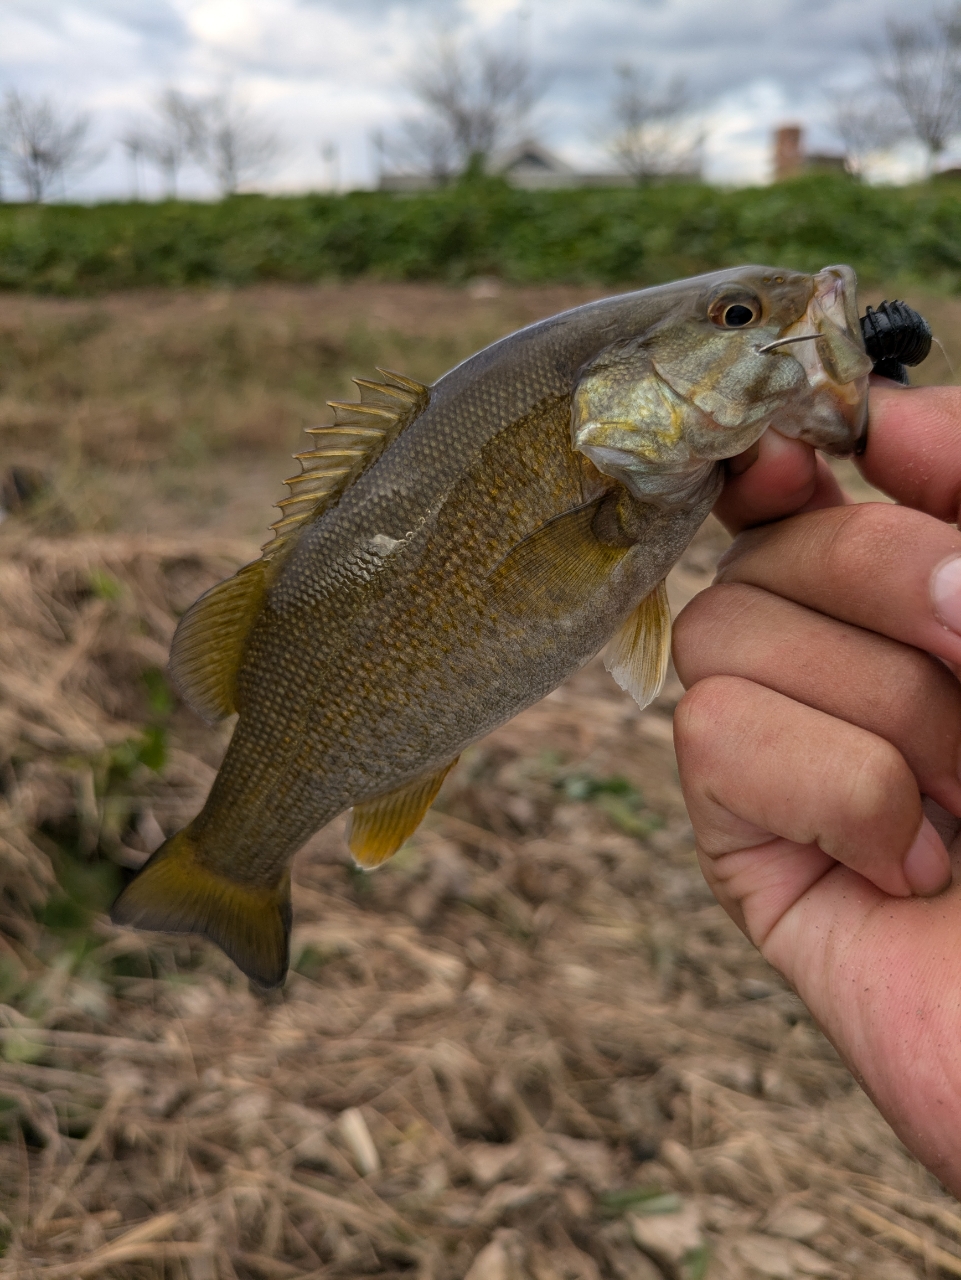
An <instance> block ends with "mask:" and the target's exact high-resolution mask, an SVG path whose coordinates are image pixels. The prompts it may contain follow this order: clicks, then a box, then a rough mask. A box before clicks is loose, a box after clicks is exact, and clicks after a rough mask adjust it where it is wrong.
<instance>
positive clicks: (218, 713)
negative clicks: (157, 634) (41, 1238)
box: [170, 560, 267, 723]
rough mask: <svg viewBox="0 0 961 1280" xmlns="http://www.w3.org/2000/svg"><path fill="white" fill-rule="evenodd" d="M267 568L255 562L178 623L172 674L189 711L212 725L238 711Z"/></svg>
mask: <svg viewBox="0 0 961 1280" xmlns="http://www.w3.org/2000/svg"><path fill="white" fill-rule="evenodd" d="M266 591H267V565H266V564H265V562H264V561H263V560H255V561H254V563H253V564H248V565H245V566H244V568H243V569H241V570H239V572H237V573H235V574H234V576H233V577H232V578H228V579H227V581H226V582H221V583H218V585H217V586H216V587H212V588H211V589H210V591H207V592H205V594H204V595H202V596H201V597H200V599H199V600H197V601H196V603H194V604H192V605H191V606H190V608H189V609H188V610H187V612H186V613H185V614H184V616H183V617H182V618H181V619H180V623H179V625H178V626H177V630H176V631H175V632H174V638H173V643H172V644H171V646H170V674H171V675H172V676H173V678H174V683H175V684H176V686H177V688H178V689H179V690H180V692H181V693H182V694H183V696H184V698H185V699H186V701H187V702H188V703H189V704H190V705H191V706H192V707H193V709H194V710H195V711H196V712H197V713H198V715H202V716H203V718H204V719H205V720H207V721H208V722H210V723H214V722H215V721H217V720H223V718H224V717H225V716H229V715H232V714H233V713H234V712H235V711H236V710H237V706H236V696H235V688H236V681H237V671H238V669H239V667H240V660H241V657H242V655H243V648H244V642H245V640H246V639H247V635H248V632H249V631H250V628H251V627H252V626H253V623H254V620H255V619H256V617H257V615H258V614H259V613H260V610H261V609H262V608H263V603H264V596H265V595H266Z"/></svg>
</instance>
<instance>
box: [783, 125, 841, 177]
mask: <svg viewBox="0 0 961 1280" xmlns="http://www.w3.org/2000/svg"><path fill="white" fill-rule="evenodd" d="M772 150H773V168H774V181H775V182H784V181H785V180H786V179H788V178H798V177H800V176H801V174H804V173H846V172H847V164H846V160H845V157H844V156H842V155H835V154H833V153H828V152H814V151H812V152H808V151H806V150H805V147H804V129H803V128H802V126H801V125H799V124H782V125H779V126H778V128H777V129H775V130H774V139H773V147H772Z"/></svg>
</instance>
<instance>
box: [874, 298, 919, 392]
mask: <svg viewBox="0 0 961 1280" xmlns="http://www.w3.org/2000/svg"><path fill="white" fill-rule="evenodd" d="M861 333H862V334H863V336H864V349H865V351H867V353H868V355H869V356H870V357H871V359H872V360H873V361H874V369H873V370H872V372H873V373H879V374H881V376H882V377H884V378H892V379H893V380H894V381H895V382H900V383H903V385H904V386H907V385H908V382H909V381H910V379H909V378H908V371H907V368H906V366H907V365H915V364H920V363H921V361H922V360H924V359H926V358H927V355H928V352H929V351H930V350H931V326H930V325H929V324H928V322H927V320H925V318H924V316H921V315H918V313H917V312H916V311H915V310H914V308H913V307H909V306H908V304H907V303H906V302H897V301H895V302H882V303H881V305H880V306H879V307H878V308H877V310H875V309H874V307H868V309H867V310H866V311H865V313H864V315H863V316H862V317H861Z"/></svg>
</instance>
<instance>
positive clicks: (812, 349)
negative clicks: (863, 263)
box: [772, 265, 872, 452]
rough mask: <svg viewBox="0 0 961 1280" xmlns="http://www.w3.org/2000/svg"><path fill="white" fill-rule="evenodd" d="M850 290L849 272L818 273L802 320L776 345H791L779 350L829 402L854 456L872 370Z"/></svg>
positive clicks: (854, 282) (831, 269)
mask: <svg viewBox="0 0 961 1280" xmlns="http://www.w3.org/2000/svg"><path fill="white" fill-rule="evenodd" d="M856 290H857V277H856V276H855V273H854V271H853V270H852V268H851V267H849V266H846V265H837V266H830V267H824V268H823V270H821V271H819V272H817V274H816V275H814V276H813V277H812V290H811V297H810V299H809V301H808V305H807V308H806V309H805V312H804V314H803V315H802V316H801V317H800V319H798V320H796V321H795V322H794V323H793V324H791V325H789V326H787V328H785V329H784V330H783V331H782V333H781V334H780V335H779V337H778V343H780V342H781V341H782V340H783V339H784V338H790V339H794V341H792V342H791V344H790V345H786V344H785V345H783V346H781V347H780V350H781V351H783V352H785V353H790V354H791V355H792V356H793V357H794V358H795V359H796V360H797V361H798V363H799V364H800V365H801V367H802V368H803V370H804V374H805V377H806V378H807V382H808V386H809V388H810V390H811V392H812V393H814V395H815V396H817V397H818V398H820V399H822V400H823V399H824V398H828V399H830V400H831V401H832V402H833V404H834V407H835V409H836V411H837V412H838V413H839V414H840V417H841V419H842V420H843V422H844V423H845V424H846V425H847V427H848V430H849V431H850V435H851V445H850V447H851V448H852V449H853V450H854V451H855V452H856V451H857V450H858V449H859V448H861V447H862V446H863V442H864V439H865V435H866V431H867V410H868V400H867V391H868V374H869V373H870V371H871V367H872V366H871V359H870V357H869V356H868V354H867V352H866V351H865V349H864V337H863V335H862V333H861V326H860V323H859V321H858V315H857V301H856V296H857V295H856ZM806 339H810V340H809V341H808V340H806ZM773 345H777V343H775V344H773ZM772 354H773V352H772ZM832 452H833V450H832Z"/></svg>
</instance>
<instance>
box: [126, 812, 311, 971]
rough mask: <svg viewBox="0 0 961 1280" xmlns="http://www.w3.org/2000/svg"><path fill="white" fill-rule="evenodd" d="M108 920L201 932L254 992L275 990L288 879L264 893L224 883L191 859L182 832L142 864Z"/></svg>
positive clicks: (286, 933)
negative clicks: (256, 989)
mask: <svg viewBox="0 0 961 1280" xmlns="http://www.w3.org/2000/svg"><path fill="white" fill-rule="evenodd" d="M110 918H111V920H112V921H113V922H114V924H122V925H130V926H131V927H133V928H136V929H156V930H158V931H160V932H163V933H199V934H202V935H203V936H204V937H205V938H209V939H210V941H211V942H215V943H216V944H217V946H218V947H220V948H221V949H222V950H223V951H225V952H226V953H227V955H228V956H230V958H231V960H233V962H234V964H236V965H237V967H238V968H239V969H242V970H243V971H244V973H245V974H246V975H247V977H248V978H251V979H252V980H253V981H254V982H256V983H259V985H260V986H262V987H276V986H279V985H280V984H281V983H282V982H283V980H284V977H285V976H286V973H287V965H288V963H289V938H290V876H289V874H286V875H284V877H283V879H282V880H281V881H280V883H279V884H277V885H275V886H273V887H271V888H262V887H259V886H254V885H245V884H238V883H236V882H235V881H233V880H228V879H227V877H226V876H222V875H219V874H218V873H217V872H216V871H212V870H211V869H210V868H209V867H206V866H204V864H203V863H202V862H200V861H199V859H198V857H197V850H196V847H195V844H194V841H193V840H192V838H191V836H190V829H189V828H185V829H184V830H183V831H178V832H177V834H176V835H175V836H171V837H170V839H169V840H168V841H166V843H164V844H162V845H161V846H160V848H159V849H158V850H157V852H156V853H155V854H153V856H152V857H151V858H150V859H149V861H147V862H146V863H145V864H144V866H143V867H142V868H141V870H140V871H139V872H138V874H137V875H136V877H135V878H134V879H133V880H132V881H131V882H130V884H128V885H127V887H126V889H124V891H123V893H122V894H121V895H120V897H119V898H118V899H117V901H116V902H115V903H114V904H113V907H112V908H111V911H110Z"/></svg>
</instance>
